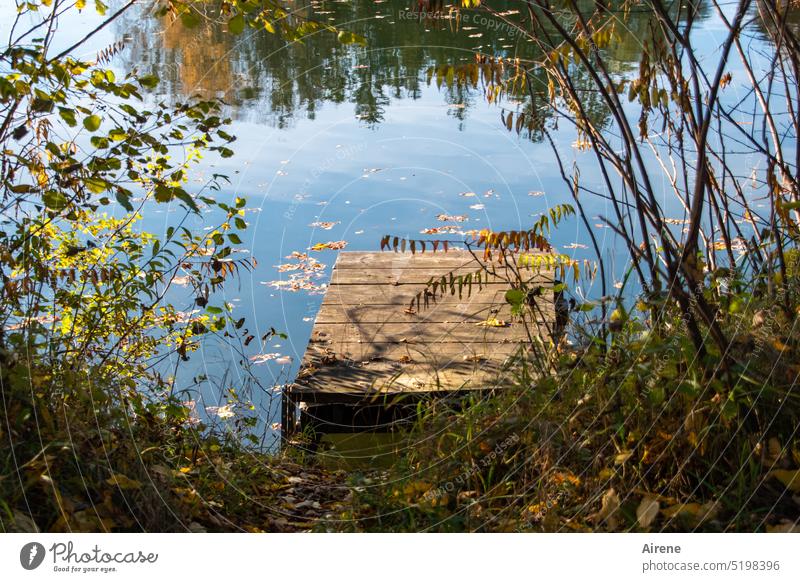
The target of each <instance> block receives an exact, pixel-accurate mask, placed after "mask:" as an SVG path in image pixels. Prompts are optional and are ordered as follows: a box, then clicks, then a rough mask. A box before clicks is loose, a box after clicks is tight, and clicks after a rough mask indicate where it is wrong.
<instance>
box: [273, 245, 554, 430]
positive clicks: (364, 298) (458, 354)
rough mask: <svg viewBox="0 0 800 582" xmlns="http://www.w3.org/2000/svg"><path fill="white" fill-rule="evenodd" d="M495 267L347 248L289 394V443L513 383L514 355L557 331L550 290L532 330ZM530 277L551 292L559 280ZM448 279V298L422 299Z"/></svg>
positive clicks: (369, 425) (285, 423) (391, 419)
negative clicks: (427, 400) (308, 431)
mask: <svg viewBox="0 0 800 582" xmlns="http://www.w3.org/2000/svg"><path fill="white" fill-rule="evenodd" d="M492 269H497V270H498V271H502V268H501V267H500V266H498V265H493V264H491V263H490V264H486V263H483V262H479V261H476V260H475V258H474V257H473V255H472V254H470V253H469V252H467V251H450V252H447V253H442V252H439V253H424V254H419V253H418V254H416V255H412V254H411V253H395V252H341V253H340V254H339V257H338V260H337V262H336V264H335V266H334V269H333V274H332V276H331V282H330V286H329V288H328V291H327V293H326V294H325V298H324V300H323V303H322V307H321V308H320V311H319V314H318V315H317V318H316V322H315V325H314V329H313V331H312V334H311V339H310V340H309V344H308V347H307V349H306V353H305V356H304V358H303V361H302V363H301V367H300V371H299V374H298V377H297V379H296V381H295V383H294V384H291V385H289V386H287V387H286V388H285V389H284V392H283V407H282V418H281V424H282V427H283V435H284V438H288V437H289V436H290V435H291V434H292V433H293V432H295V431H296V430H298V429H303V428H305V427H307V426H313V427H314V429H315V430H317V431H319V432H327V433H334V432H352V431H360V430H385V429H387V428H390V427H391V426H392V425H393V424H394V423H396V422H397V421H398V420H400V419H401V418H405V417H407V415H408V413H409V410H410V409H411V408H413V407H415V406H416V403H417V402H418V401H419V399H420V398H421V397H430V396H447V395H453V394H463V391H466V390H487V389H494V388H497V387H501V386H503V385H507V384H508V375H507V372H506V371H505V370H504V363H505V362H506V360H507V358H508V357H509V356H511V355H512V354H515V353H519V350H520V349H523V350H524V349H526V348H527V346H529V345H530V341H529V334H530V333H534V334H544V333H549V332H550V331H551V330H552V325H553V321H554V317H553V309H552V305H553V301H552V293H550V298H549V299H548V298H547V296H546V294H545V295H543V296H542V297H540V298H539V299H537V303H538V304H539V305H542V306H545V307H544V309H543V316H542V318H541V320H540V321H537V322H536V323H535V325H533V326H531V325H528V326H525V325H523V324H522V323H520V322H519V321H515V320H514V318H513V317H512V316H511V313H510V306H509V305H508V303H507V302H506V300H505V293H506V291H507V290H508V288H509V287H508V284H507V283H506V282H505V281H504V280H503V279H502V278H499V277H492V276H489V275H488V272H487V271H490V270H492ZM478 272H482V277H481V284H480V285H479V284H478V283H477V273H478ZM523 272H525V273H526V276H529V277H530V279H531V281H535V282H537V283H538V284H543V285H546V286H549V287H551V286H552V274H546V273H545V274H542V273H537V272H534V271H532V270H524V271H523ZM450 273H453V277H454V281H456V283H454V285H453V288H454V289H456V293H455V294H454V295H451V294H450V285H449V281H450V278H449V274H450ZM469 274H472V275H473V276H472V282H471V284H469V285H468V284H467V283H466V282H465V280H464V279H462V280H461V285H460V287H461V293H460V294H459V293H458V291H457V289H458V287H459V285H458V284H457V281H458V276H459V275H462V276H464V277H465V278H466V276H467V275H469ZM443 275H444V276H446V278H447V281H448V290H447V292H446V293H445V294H443V295H438V297H437V298H434V297H432V296H430V295H429V296H428V298H427V301H426V300H425V299H424V294H423V296H422V297H420V296H419V294H420V292H423V291H424V290H425V288H426V284H427V283H428V282H429V281H430V280H431V278H432V277H433V278H435V279H437V280H439V279H441V277H442V276H443ZM548 283H549V285H548ZM414 298H417V300H416V301H414V305H413V306H412V299H414ZM434 299H435V300H434ZM426 303H427V306H426ZM548 306H549V307H548ZM532 327H534V328H535V329H533V330H532V331H531V328H532ZM298 409H299V415H298Z"/></svg>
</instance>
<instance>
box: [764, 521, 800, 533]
mask: <svg viewBox="0 0 800 582" xmlns="http://www.w3.org/2000/svg"><path fill="white" fill-rule="evenodd" d="M767 533H800V524H796V523H792V522H791V521H784V522H782V523H779V524H777V525H768V526H767Z"/></svg>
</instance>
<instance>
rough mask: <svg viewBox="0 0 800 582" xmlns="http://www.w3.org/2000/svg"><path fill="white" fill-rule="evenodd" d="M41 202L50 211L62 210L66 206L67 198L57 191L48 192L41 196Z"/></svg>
mask: <svg viewBox="0 0 800 582" xmlns="http://www.w3.org/2000/svg"><path fill="white" fill-rule="evenodd" d="M42 202H44V205H45V206H47V208H49V209H50V210H62V209H63V208H65V207H66V206H67V197H66V196H64V194H63V193H61V192H59V191H58V190H48V191H47V192H45V193H44V194H42Z"/></svg>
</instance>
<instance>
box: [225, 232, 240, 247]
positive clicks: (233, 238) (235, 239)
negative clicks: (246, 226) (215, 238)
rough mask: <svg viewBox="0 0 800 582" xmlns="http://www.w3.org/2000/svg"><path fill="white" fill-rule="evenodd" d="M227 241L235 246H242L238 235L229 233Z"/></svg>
mask: <svg viewBox="0 0 800 582" xmlns="http://www.w3.org/2000/svg"><path fill="white" fill-rule="evenodd" d="M228 240H229V241H231V242H232V243H233V244H235V245H240V244H242V239H240V238H239V235H238V234H236V233H231V234H229V235H228Z"/></svg>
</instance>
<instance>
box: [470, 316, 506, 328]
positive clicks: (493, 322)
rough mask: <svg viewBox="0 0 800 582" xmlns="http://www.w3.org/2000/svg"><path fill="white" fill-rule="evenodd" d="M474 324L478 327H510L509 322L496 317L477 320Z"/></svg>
mask: <svg viewBox="0 0 800 582" xmlns="http://www.w3.org/2000/svg"><path fill="white" fill-rule="evenodd" d="M475 325H477V326H479V327H510V326H511V324H510V323H508V322H507V321H503V320H502V319H497V318H496V317H490V318H489V319H487V320H486V321H479V322H478V323H476V324H475Z"/></svg>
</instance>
